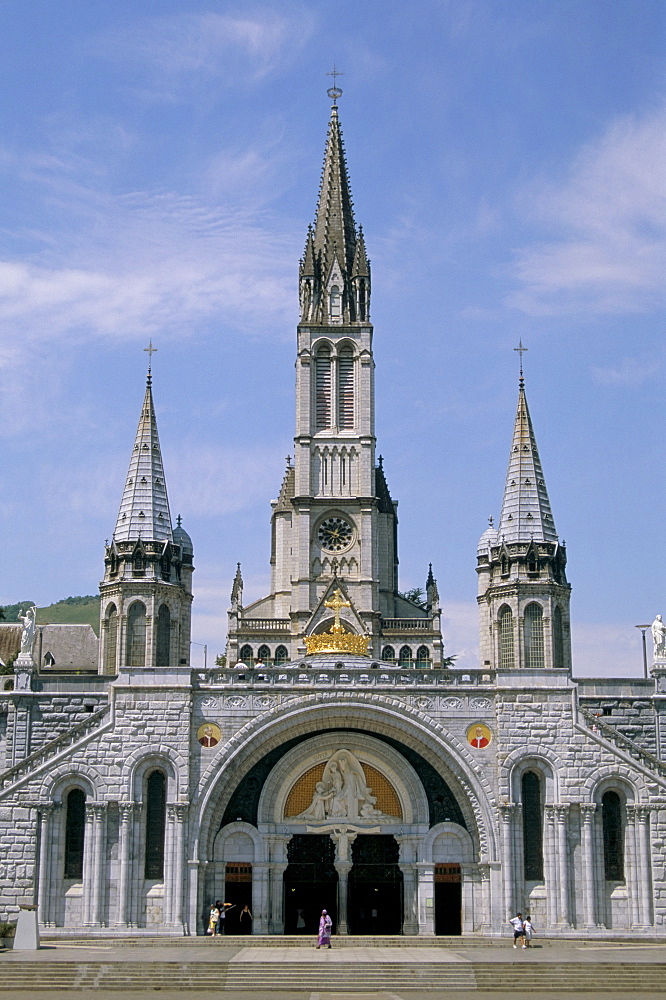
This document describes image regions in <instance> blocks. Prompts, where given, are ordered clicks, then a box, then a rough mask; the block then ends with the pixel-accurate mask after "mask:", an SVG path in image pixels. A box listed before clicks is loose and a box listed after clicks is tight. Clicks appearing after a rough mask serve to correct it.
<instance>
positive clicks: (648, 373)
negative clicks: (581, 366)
mask: <svg viewBox="0 0 666 1000" xmlns="http://www.w3.org/2000/svg"><path fill="white" fill-rule="evenodd" d="M663 367H664V355H663V352H661V351H660V352H659V353H658V354H656V355H655V356H650V357H647V358H646V357H644V356H642V357H631V358H622V360H621V361H620V362H619V364H617V365H614V366H610V367H603V366H601V365H598V366H593V367H592V376H593V377H594V378H595V379H596V380H597V382H600V383H601V384H602V385H617V386H637V385H642V383H643V382H646V381H647V380H648V379H650V378H652V377H653V376H654V375H656V374H657V373H658V372H660V371H662V370H663Z"/></svg>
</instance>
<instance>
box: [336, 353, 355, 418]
mask: <svg viewBox="0 0 666 1000" xmlns="http://www.w3.org/2000/svg"><path fill="white" fill-rule="evenodd" d="M338 426H339V427H341V428H342V429H343V430H344V429H349V428H352V427H353V426H354V354H353V351H352V349H351V347H343V348H342V350H341V351H340V354H339V356H338Z"/></svg>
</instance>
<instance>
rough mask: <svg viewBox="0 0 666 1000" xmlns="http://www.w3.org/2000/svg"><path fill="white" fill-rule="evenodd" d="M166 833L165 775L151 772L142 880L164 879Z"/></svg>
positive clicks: (147, 789)
mask: <svg viewBox="0 0 666 1000" xmlns="http://www.w3.org/2000/svg"><path fill="white" fill-rule="evenodd" d="M165 832H166V775H165V774H164V773H163V772H162V771H153V772H152V773H151V774H149V775H148V781H147V782H146V858H145V865H144V878H147V879H155V880H157V881H158V882H161V881H162V880H163V878H164V834H165Z"/></svg>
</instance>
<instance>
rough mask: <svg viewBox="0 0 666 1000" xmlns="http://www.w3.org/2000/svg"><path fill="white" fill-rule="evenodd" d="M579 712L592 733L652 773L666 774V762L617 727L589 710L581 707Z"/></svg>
mask: <svg viewBox="0 0 666 1000" xmlns="http://www.w3.org/2000/svg"><path fill="white" fill-rule="evenodd" d="M579 712H580V714H581V715H582V716H583V718H584V719H585V722H586V723H587V725H588V726H589V727H590V729H591V730H592V732H597V733H599V735H600V736H603V737H604V739H606V740H608V741H609V743H614V744H615V746H616V747H618V749H620V750H624V752H625V753H628V754H630V756H632V757H633V758H634V760H637V761H640V763H641V764H643V765H644V766H645V767H648V768H649V769H650V770H651V771H656V772H657V773H658V774H666V761H663V760H659V758H658V757H657V756H656V755H655V754H653V753H650V751H649V750H644V749H643V747H641V746H639V745H638V743H634V741H633V740H632V739H629V737H628V736H625V735H624V733H621V732H620V731H619V730H618V729H617V728H616V727H615V726H609V725H608V723H607V722H602V721H601V717H600V716H598V715H595V714H594V713H593V712H590V711H588V709H586V708H582V707H580V706H579Z"/></svg>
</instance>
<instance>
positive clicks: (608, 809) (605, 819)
mask: <svg viewBox="0 0 666 1000" xmlns="http://www.w3.org/2000/svg"><path fill="white" fill-rule="evenodd" d="M601 822H602V826H603V834H604V877H605V879H606V881H607V882H623V881H624V830H623V823H622V802H621V801H620V796H619V795H618V794H617V792H605V793H604V796H603V798H602V800H601Z"/></svg>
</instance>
